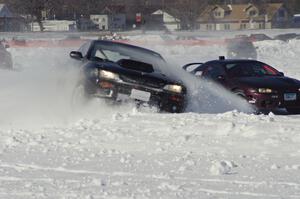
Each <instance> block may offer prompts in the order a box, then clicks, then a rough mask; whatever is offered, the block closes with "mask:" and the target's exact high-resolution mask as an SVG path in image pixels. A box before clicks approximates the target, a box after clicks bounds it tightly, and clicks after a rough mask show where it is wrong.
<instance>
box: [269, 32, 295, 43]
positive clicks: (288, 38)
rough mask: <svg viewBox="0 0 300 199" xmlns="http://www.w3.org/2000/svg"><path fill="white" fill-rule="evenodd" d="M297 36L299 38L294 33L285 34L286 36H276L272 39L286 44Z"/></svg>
mask: <svg viewBox="0 0 300 199" xmlns="http://www.w3.org/2000/svg"><path fill="white" fill-rule="evenodd" d="M298 36H300V35H298V34H296V33H286V34H280V35H276V36H275V37H274V39H275V40H281V41H285V42H288V41H289V40H291V39H296V38H297V37H298Z"/></svg>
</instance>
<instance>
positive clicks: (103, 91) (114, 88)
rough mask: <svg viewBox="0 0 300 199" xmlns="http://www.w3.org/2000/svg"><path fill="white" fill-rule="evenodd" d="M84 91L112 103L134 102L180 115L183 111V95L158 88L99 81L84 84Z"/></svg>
mask: <svg viewBox="0 0 300 199" xmlns="http://www.w3.org/2000/svg"><path fill="white" fill-rule="evenodd" d="M85 86H86V91H88V94H90V95H92V96H93V97H99V98H106V99H111V100H114V101H136V102H138V103H148V104H149V105H153V106H156V107H158V108H159V109H160V110H161V111H167V112H174V113H180V112H183V111H184V109H185V94H184V93H183V94H176V93H172V92H168V91H165V90H163V89H160V88H151V87H146V86H143V85H137V84H131V83H126V82H114V81H107V80H105V81H99V82H98V83H97V84H96V85H95V84H92V85H91V83H89V84H86V85H85Z"/></svg>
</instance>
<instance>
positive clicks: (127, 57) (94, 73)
mask: <svg viewBox="0 0 300 199" xmlns="http://www.w3.org/2000/svg"><path fill="white" fill-rule="evenodd" d="M70 56H71V58H73V59H76V60H78V61H80V62H82V63H83V65H82V70H81V77H80V80H79V82H78V84H77V87H76V88H77V89H75V93H76V92H77V93H79V92H81V93H83V94H82V95H83V96H84V98H85V99H90V98H95V97H96V98H105V99H110V100H112V101H114V102H119V101H135V102H136V103H137V104H141V103H143V104H144V103H146V104H149V105H151V106H156V107H158V108H159V110H161V111H166V112H175V113H179V112H182V111H184V108H185V95H186V88H185V86H184V85H183V84H182V83H181V82H180V81H177V80H175V79H173V78H170V77H168V76H166V75H165V74H164V73H163V72H162V71H163V69H164V66H165V65H166V62H165V60H164V59H163V58H162V56H161V55H160V54H158V53H156V52H154V51H151V50H148V49H144V48H141V47H137V46H133V45H129V44H123V43H117V42H112V41H103V40H95V41H89V42H86V43H85V44H83V45H82V46H81V48H80V49H79V50H78V51H72V52H71V53H70ZM76 97H78V95H75V98H76Z"/></svg>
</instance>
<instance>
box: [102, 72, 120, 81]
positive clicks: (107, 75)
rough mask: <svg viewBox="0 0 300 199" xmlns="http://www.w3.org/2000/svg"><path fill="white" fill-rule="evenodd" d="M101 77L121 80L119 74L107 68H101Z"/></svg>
mask: <svg viewBox="0 0 300 199" xmlns="http://www.w3.org/2000/svg"><path fill="white" fill-rule="evenodd" d="M99 77H100V78H104V79H109V80H119V79H120V78H119V75H118V74H116V73H113V72H110V71H107V70H100V72H99Z"/></svg>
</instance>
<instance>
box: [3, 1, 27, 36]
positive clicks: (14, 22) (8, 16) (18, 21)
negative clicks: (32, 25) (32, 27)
mask: <svg viewBox="0 0 300 199" xmlns="http://www.w3.org/2000/svg"><path fill="white" fill-rule="evenodd" d="M26 28H27V27H26V23H25V19H24V18H22V17H21V16H18V15H15V14H13V13H12V12H11V11H10V10H9V9H8V7H7V6H6V5H5V4H0V32H15V31H24V30H26Z"/></svg>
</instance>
